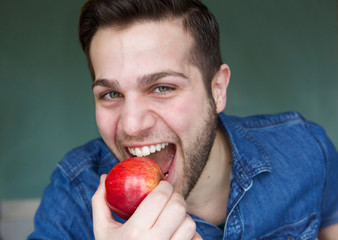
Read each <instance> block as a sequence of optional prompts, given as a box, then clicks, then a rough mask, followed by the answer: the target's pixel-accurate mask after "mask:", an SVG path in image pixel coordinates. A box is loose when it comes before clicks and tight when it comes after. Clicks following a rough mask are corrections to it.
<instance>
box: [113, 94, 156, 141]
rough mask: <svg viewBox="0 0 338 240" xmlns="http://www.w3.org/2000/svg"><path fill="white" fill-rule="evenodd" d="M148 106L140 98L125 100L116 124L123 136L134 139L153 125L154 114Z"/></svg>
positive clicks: (154, 120)
mask: <svg viewBox="0 0 338 240" xmlns="http://www.w3.org/2000/svg"><path fill="white" fill-rule="evenodd" d="M148 105H149V104H147V102H146V101H145V100H144V99H142V98H141V97H129V98H125V100H124V103H123V107H122V110H121V115H120V121H119V124H118V126H119V128H120V130H122V131H123V132H124V134H126V135H128V136H131V137H135V136H138V135H140V134H142V133H144V132H147V131H148V130H149V129H150V128H152V127H153V126H154V125H155V122H156V118H155V114H154V113H153V112H152V111H151V110H150V109H149V106H148Z"/></svg>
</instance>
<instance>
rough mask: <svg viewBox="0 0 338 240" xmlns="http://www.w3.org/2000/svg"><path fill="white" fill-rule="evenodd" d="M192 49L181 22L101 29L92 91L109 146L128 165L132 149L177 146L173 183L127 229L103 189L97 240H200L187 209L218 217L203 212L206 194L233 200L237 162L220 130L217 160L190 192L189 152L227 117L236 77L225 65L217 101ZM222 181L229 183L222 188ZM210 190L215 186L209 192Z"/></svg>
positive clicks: (215, 84) (215, 83) (215, 88)
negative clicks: (214, 121) (191, 57)
mask: <svg viewBox="0 0 338 240" xmlns="http://www.w3.org/2000/svg"><path fill="white" fill-rule="evenodd" d="M192 42H193V41H192V38H191V37H190V35H189V34H188V33H187V32H185V31H184V30H183V27H182V25H181V23H180V22H179V21H170V22H169V21H167V22H161V23H155V22H148V23H142V24H135V25H133V26H130V27H128V28H127V29H123V30H121V29H114V28H104V29H99V30H98V32H97V33H96V34H95V36H94V38H93V40H92V44H91V48H90V56H91V60H92V64H93V68H94V71H95V76H96V78H95V81H94V84H93V93H94V98H95V107H96V120H97V125H98V129H99V131H100V134H101V136H102V137H103V139H104V141H105V142H106V144H107V146H108V147H109V148H110V149H111V150H112V151H113V152H114V154H115V155H116V156H117V157H118V159H120V160H122V159H125V158H128V157H129V155H128V153H127V152H126V147H139V146H144V145H150V144H157V143H163V142H170V143H173V144H175V145H176V158H175V163H174V165H173V169H172V170H171V172H172V173H171V175H172V177H171V178H170V179H169V182H170V184H169V183H168V182H166V181H163V182H161V184H160V185H159V186H158V187H157V188H155V190H154V191H153V192H152V193H151V194H149V195H148V197H147V198H146V200H145V201H143V202H142V204H141V205H140V206H139V208H138V210H137V211H136V212H135V213H134V215H133V216H132V217H131V218H130V219H129V220H128V221H127V223H128V224H124V225H121V224H119V223H117V222H116V221H115V220H114V219H112V216H111V214H110V211H109V209H107V208H106V206H105V207H103V206H102V205H101V204H98V202H100V201H102V199H104V190H103V189H102V186H101V185H100V186H101V187H99V188H98V191H97V192H96V193H95V195H94V197H93V216H94V232H95V236H96V237H97V238H101V237H102V239H110V238H111V239H115V238H114V237H116V238H118V239H121V237H122V236H123V237H126V235H125V234H131V235H132V236H138V237H137V238H138V239H140V236H144V237H145V239H149V238H150V239H169V238H170V239H176V238H177V239H198V238H200V237H199V235H198V234H197V233H196V230H195V228H196V226H195V223H194V221H193V220H192V219H191V217H190V216H189V215H187V210H188V209H190V210H189V212H190V213H192V214H194V213H196V215H199V216H207V215H208V216H209V218H210V215H211V216H213V214H210V211H209V212H208V213H209V214H207V211H208V209H207V208H204V206H205V203H206V202H207V199H205V198H200V195H201V191H202V194H203V195H205V194H210V195H208V196H215V199H217V200H216V201H215V200H214V201H213V204H215V203H216V204H218V203H219V202H222V204H221V205H222V206H224V202H226V201H227V197H228V195H227V193H228V192H229V191H228V189H229V186H228V185H227V184H226V185H224V180H225V179H228V178H229V176H227V174H228V173H229V172H230V171H229V169H230V165H229V164H228V163H229V161H230V160H229V159H228V158H227V157H228V155H225V151H219V150H220V149H219V147H220V146H223V147H222V149H224V145H226V143H225V142H224V136H223V135H222V133H221V131H220V130H217V134H216V138H215V142H214V144H211V146H210V147H212V148H211V153H210V156H212V157H211V158H210V157H209V159H208V157H206V159H205V160H204V161H205V162H206V161H207V160H208V162H207V163H206V166H205V168H203V167H202V169H200V168H199V172H198V173H197V174H198V175H201V176H200V178H199V180H198V181H197V183H196V185H195V187H194V189H193V191H192V192H191V193H190V194H188V193H189V192H190V190H191V189H189V187H188V185H189V177H188V179H187V178H186V177H185V174H184V173H186V172H187V171H188V172H189V171H190V169H189V167H190V164H188V159H187V158H188V157H187V156H188V155H189V154H188V153H187V152H191V150H192V149H194V148H196V144H198V143H197V142H196V139H197V138H198V137H201V136H203V135H206V134H205V130H206V129H207V128H206V127H207V126H208V124H209V123H206V121H208V119H210V114H212V116H213V117H215V116H216V114H217V113H219V112H221V111H223V109H224V107H225V103H226V88H227V84H228V81H229V77H230V70H229V68H228V66H227V65H222V66H220V68H219V70H218V72H217V73H216V74H215V77H214V79H213V80H212V85H211V86H212V96H213V98H212V99H210V98H209V97H208V94H207V92H206V89H205V86H204V84H203V80H202V74H201V72H200V70H199V69H198V68H197V67H196V66H194V65H193V64H191V63H189V62H188V54H189V53H190V49H191V45H192ZM158 73H161V74H158ZM163 73H165V74H163ZM144 76H147V77H144ZM149 76H150V77H149ZM154 76H155V77H154ZM145 79H147V80H145ZM149 79H150V80H149ZM210 101H214V103H215V104H211V102H210ZM211 105H213V108H211ZM135 106H137V107H135ZM210 109H212V111H211V110H210ZM178 117H179V118H178ZM178 119H179V121H178ZM216 143H218V144H216ZM197 148H198V147H197ZM227 152H228V151H227ZM223 154H224V155H223ZM216 164H218V165H217V169H222V170H221V171H217V172H214V170H215V169H214V168H215V167H212V166H216ZM192 171H195V170H192ZM210 176H212V177H210ZM221 181H222V183H223V184H219V183H220V182H221ZM225 182H229V181H225ZM205 185H208V186H209V187H208V188H207V189H204V190H203V189H202V188H204V186H205ZM210 186H213V187H210ZM183 196H186V199H185V198H184V197H183ZM187 203H189V204H187ZM225 205H226V204H225ZM154 206H156V209H154ZM203 209H204V210H203ZM210 209H215V208H214V207H213V208H210ZM213 211H215V210H213ZM149 212H153V213H154V214H153V215H151V214H149ZM219 212H220V211H219V210H218V211H217V214H214V215H215V216H217V218H216V217H215V219H208V218H207V220H209V221H210V222H215V223H216V221H221V220H224V218H225V215H226V210H224V212H222V213H221V215H222V216H219V215H220V214H219ZM144 213H146V214H144ZM102 219H105V220H102ZM107 219H109V221H107ZM105 223H110V224H109V226H107V224H105ZM129 223H130V224H129ZM136 225H137V226H138V227H135V226H136ZM168 226H171V227H170V228H169V227H168ZM135 232H137V233H135ZM164 236H168V238H166V237H164ZM128 237H130V236H128ZM148 237H149V238H148Z"/></svg>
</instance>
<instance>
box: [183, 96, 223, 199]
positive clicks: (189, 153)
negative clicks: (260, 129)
mask: <svg viewBox="0 0 338 240" xmlns="http://www.w3.org/2000/svg"><path fill="white" fill-rule="evenodd" d="M208 101H209V106H208V111H207V115H206V118H205V120H204V125H203V126H202V127H201V128H199V130H198V132H197V134H196V135H195V136H194V138H193V141H191V143H190V144H189V146H188V147H187V149H185V151H184V152H185V154H184V155H185V157H184V159H185V162H184V171H183V175H184V176H183V184H182V190H181V194H182V196H183V197H184V198H185V199H187V197H188V196H189V194H190V192H191V191H192V189H193V188H194V187H195V185H196V183H197V181H198V179H199V178H200V176H201V174H202V172H203V170H204V168H205V165H206V164H207V162H208V159H209V155H210V151H211V148H212V146H213V143H214V140H215V137H216V132H217V126H218V119H217V112H216V106H215V103H214V101H213V98H212V97H209V99H208Z"/></svg>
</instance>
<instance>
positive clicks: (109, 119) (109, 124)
mask: <svg viewBox="0 0 338 240" xmlns="http://www.w3.org/2000/svg"><path fill="white" fill-rule="evenodd" d="M114 115H115V114H112V113H110V112H109V111H106V110H105V109H102V108H97V109H96V124H97V127H98V129H99V132H100V134H101V136H102V137H103V139H104V140H105V141H106V142H109V145H110V144H111V142H113V140H114V139H115V133H116V121H117V120H116V119H115V118H114V117H113V116H114Z"/></svg>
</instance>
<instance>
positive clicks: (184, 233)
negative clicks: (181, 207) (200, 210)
mask: <svg viewBox="0 0 338 240" xmlns="http://www.w3.org/2000/svg"><path fill="white" fill-rule="evenodd" d="M198 236H199V237H200V238H198ZM183 239H184V240H190V239H196V240H197V239H202V238H201V236H200V235H199V234H198V233H197V232H196V223H195V222H194V220H193V219H192V218H191V217H190V216H189V215H188V214H186V215H185V218H184V221H183V222H182V223H181V225H180V226H179V227H178V229H177V230H176V232H175V233H174V235H173V236H172V238H170V240H183Z"/></svg>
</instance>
